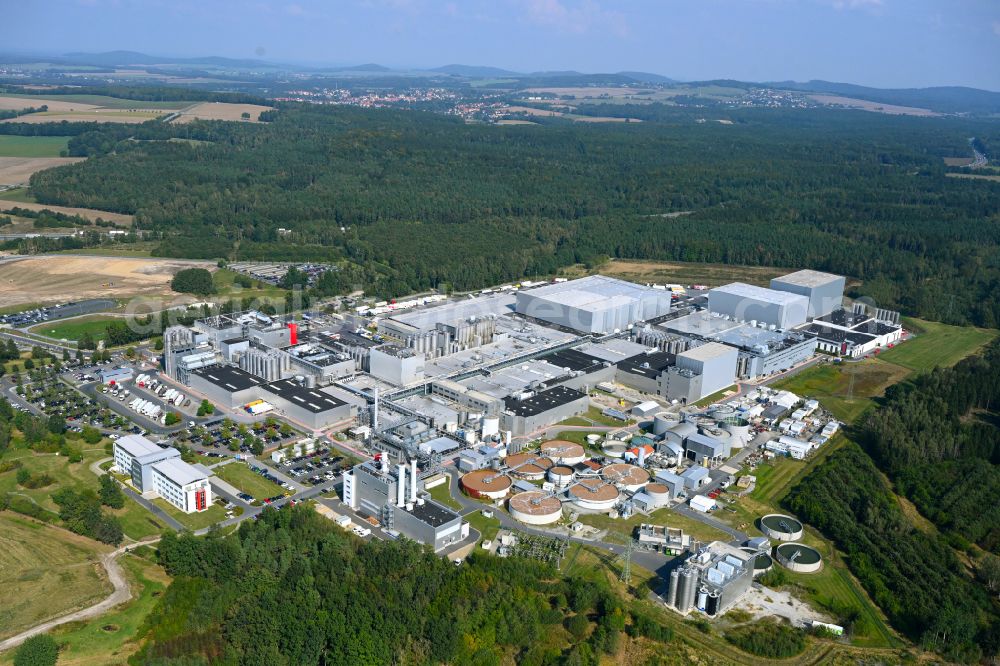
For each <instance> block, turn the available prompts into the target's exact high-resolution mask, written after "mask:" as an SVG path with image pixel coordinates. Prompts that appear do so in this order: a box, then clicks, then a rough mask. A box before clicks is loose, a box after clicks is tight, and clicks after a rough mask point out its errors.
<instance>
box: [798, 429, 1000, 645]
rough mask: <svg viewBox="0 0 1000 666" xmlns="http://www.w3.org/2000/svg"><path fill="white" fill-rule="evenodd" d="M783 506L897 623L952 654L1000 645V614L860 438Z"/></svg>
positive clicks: (914, 636)
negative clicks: (833, 550) (915, 516)
mask: <svg viewBox="0 0 1000 666" xmlns="http://www.w3.org/2000/svg"><path fill="white" fill-rule="evenodd" d="M785 505H786V506H787V507H788V508H789V509H790V510H792V511H794V512H795V513H796V514H797V515H798V516H799V517H801V518H802V519H803V520H805V521H806V522H808V523H809V524H810V525H813V526H815V527H816V528H817V529H819V530H820V531H821V532H823V534H825V535H826V536H828V537H829V538H830V539H832V540H833V542H834V543H835V544H836V545H837V547H838V548H839V549H840V550H841V551H843V552H844V553H845V555H846V559H847V564H848V566H849V567H850V568H851V571H852V572H853V573H854V575H855V576H857V577H858V580H859V581H861V584H862V585H864V587H865V589H866V590H867V591H868V594H870V595H871V597H872V598H873V599H874V600H875V603H876V604H878V606H879V607H880V608H881V609H882V610H883V611H884V612H885V614H886V615H887V616H888V618H889V620H890V621H891V622H892V624H893V626H894V627H896V629H898V630H899V631H901V632H902V633H903V634H905V635H906V636H907V637H908V638H910V639H911V640H913V641H915V642H917V643H918V644H920V645H921V646H922V647H924V648H926V649H929V650H935V651H937V652H940V653H941V654H943V655H944V656H945V657H947V658H949V659H950V660H953V661H961V662H974V661H978V660H979V659H981V658H982V657H984V656H986V655H996V654H997V651H998V649H1000V617H998V613H997V608H996V606H995V601H994V600H992V599H991V598H990V596H989V594H988V593H987V591H986V590H985V589H984V588H983V587H981V586H979V585H978V584H976V583H975V582H973V581H972V579H971V578H970V577H969V576H968V575H967V574H966V573H965V572H964V571H963V567H962V564H961V563H960V562H959V560H958V558H957V557H956V556H955V553H954V551H953V550H952V549H951V548H950V547H949V546H948V544H947V542H945V541H944V540H943V539H941V538H939V537H936V536H935V535H933V534H929V533H925V532H921V531H919V530H917V529H916V528H915V527H914V526H913V525H912V524H911V523H910V521H909V520H908V519H907V517H906V516H905V515H904V514H903V512H902V510H901V509H900V507H899V504H898V502H897V500H896V498H895V497H894V496H893V494H892V492H891V491H890V489H889V488H888V487H887V485H886V482H885V480H884V479H883V477H882V476H881V474H880V473H879V470H878V468H876V467H875V464H874V463H873V462H872V459H871V458H870V457H869V456H868V455H867V454H865V452H864V451H862V450H861V448H859V447H858V446H857V445H856V444H854V443H849V444H847V445H845V446H844V447H843V448H841V449H839V450H837V451H835V452H834V453H832V454H831V455H830V457H829V458H827V459H826V460H825V461H824V462H823V464H822V465H818V466H816V467H815V468H814V469H813V471H812V472H810V473H809V475H808V476H806V477H805V478H804V479H803V480H802V481H801V482H800V483H799V484H798V485H796V486H795V487H794V488H793V489H792V490H791V492H790V493H789V495H788V497H787V499H786V500H785Z"/></svg>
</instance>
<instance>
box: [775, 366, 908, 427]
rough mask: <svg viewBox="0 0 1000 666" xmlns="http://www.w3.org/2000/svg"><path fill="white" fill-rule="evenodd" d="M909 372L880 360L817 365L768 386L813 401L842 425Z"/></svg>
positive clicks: (859, 414)
mask: <svg viewBox="0 0 1000 666" xmlns="http://www.w3.org/2000/svg"><path fill="white" fill-rule="evenodd" d="M909 374H910V371H909V370H908V369H906V368H903V367H901V366H898V365H894V364H892V363H887V362H886V361H885V359H883V358H877V359H866V360H863V361H858V362H851V363H848V362H843V363H832V362H828V363H821V364H819V365H814V366H812V367H810V368H806V369H805V370H803V371H801V372H798V373H796V374H794V375H792V376H791V377H787V378H784V379H781V380H779V381H777V382H774V383H773V384H771V385H770V386H771V388H775V389H784V390H786V391H791V392H792V393H795V394H796V395H799V396H801V397H803V398H815V399H816V400H819V402H820V404H822V405H823V407H825V408H826V409H828V410H830V412H831V413H832V414H833V415H834V416H835V417H837V419H839V420H841V421H843V422H845V423H853V422H854V421H855V420H856V419H857V418H858V417H859V416H861V414H862V413H864V412H865V411H866V410H867V409H869V408H870V407H872V406H873V405H874V404H875V403H874V400H873V398H876V397H879V396H881V395H883V394H884V393H885V390H886V389H887V388H888V387H890V386H892V385H893V384H896V383H898V382H900V381H902V380H904V379H905V378H906V377H907V376H908V375H909Z"/></svg>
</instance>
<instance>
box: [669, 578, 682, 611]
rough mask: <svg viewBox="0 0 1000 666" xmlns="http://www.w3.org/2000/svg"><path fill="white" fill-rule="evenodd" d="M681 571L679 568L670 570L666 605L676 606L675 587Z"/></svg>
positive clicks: (678, 581)
mask: <svg viewBox="0 0 1000 666" xmlns="http://www.w3.org/2000/svg"><path fill="white" fill-rule="evenodd" d="M680 578H681V573H680V570H679V569H674V570H673V571H671V572H670V586H669V587H668V588H667V605H668V606H674V607H675V608H676V607H677V587H678V584H679V583H680Z"/></svg>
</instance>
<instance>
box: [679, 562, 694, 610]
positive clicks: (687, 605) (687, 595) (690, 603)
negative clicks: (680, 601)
mask: <svg viewBox="0 0 1000 666" xmlns="http://www.w3.org/2000/svg"><path fill="white" fill-rule="evenodd" d="M685 577H686V578H687V581H688V584H687V588H686V589H685V591H684V610H691V608H693V607H694V599H695V595H696V594H697V593H698V572H697V571H695V570H694V569H692V568H690V567H688V568H687V569H686V570H685V571H684V572H683V573H681V579H682V580H683V579H684V578H685Z"/></svg>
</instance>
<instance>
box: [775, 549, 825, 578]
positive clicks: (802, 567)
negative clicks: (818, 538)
mask: <svg viewBox="0 0 1000 666" xmlns="http://www.w3.org/2000/svg"><path fill="white" fill-rule="evenodd" d="M774 556H775V558H776V559H777V560H778V563H779V564H781V566H783V567H785V568H787V569H788V570H790V571H797V572H799V573H812V572H813V571H819V570H820V568H822V566H823V558H822V557H821V556H820V554H819V551H818V550H816V549H815V548H813V547H811V546H807V545H805V544H804V543H783V544H780V545H779V546H778V547H777V548H775V549H774Z"/></svg>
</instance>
